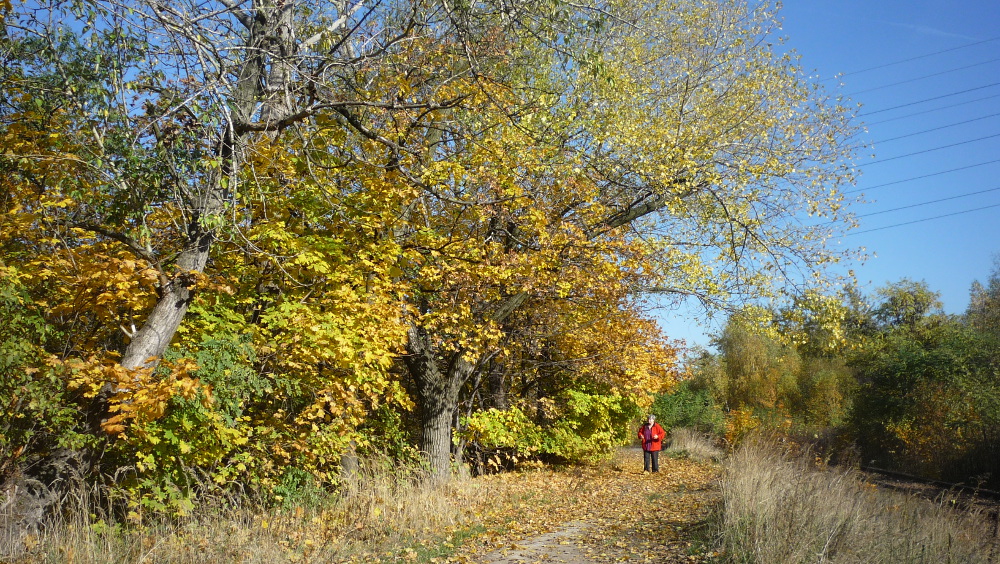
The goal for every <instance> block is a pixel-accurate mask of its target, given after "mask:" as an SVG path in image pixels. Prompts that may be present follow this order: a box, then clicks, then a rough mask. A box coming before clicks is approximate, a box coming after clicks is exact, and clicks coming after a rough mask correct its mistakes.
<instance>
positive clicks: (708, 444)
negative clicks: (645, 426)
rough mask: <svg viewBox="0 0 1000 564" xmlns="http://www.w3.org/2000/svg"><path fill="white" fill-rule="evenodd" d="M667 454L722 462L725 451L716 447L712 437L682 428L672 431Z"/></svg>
mask: <svg viewBox="0 0 1000 564" xmlns="http://www.w3.org/2000/svg"><path fill="white" fill-rule="evenodd" d="M667 453H668V454H671V455H675V456H688V457H690V458H691V459H693V460H700V461H709V460H711V461H716V462H718V461H721V460H722V455H723V451H722V449H720V448H719V447H717V446H716V445H715V442H714V440H713V439H712V437H711V436H709V435H706V434H705V433H701V432H698V431H696V430H694V429H687V428H680V429H674V430H672V431H670V444H669V445H668V446H667Z"/></svg>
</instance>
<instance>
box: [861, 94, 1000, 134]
mask: <svg viewBox="0 0 1000 564" xmlns="http://www.w3.org/2000/svg"><path fill="white" fill-rule="evenodd" d="M997 97H1000V94H991V95H989V96H984V97H982V98H976V99H974V100H966V101H964V102H958V103H957V104H951V105H948V106H941V107H939V108H931V109H929V110H921V111H919V112H913V113H911V114H905V115H901V116H896V117H892V118H886V119H881V120H879V121H868V122H865V125H867V126H871V125H877V124H880V123H887V122H890V121H898V120H901V119H906V118H911V117H914V116H919V115H923V114H929V113H932V112H940V111H941V110H950V109H952V108H957V107H959V106H964V105H966V104H972V103H975V102H982V101H983V100H989V99H990V98H997Z"/></svg>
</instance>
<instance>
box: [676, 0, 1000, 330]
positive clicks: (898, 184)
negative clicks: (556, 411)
mask: <svg viewBox="0 0 1000 564" xmlns="http://www.w3.org/2000/svg"><path fill="white" fill-rule="evenodd" d="M781 17H782V19H783V29H782V30H781V35H782V36H784V37H786V38H787V43H786V46H787V47H789V48H792V49H794V50H795V51H796V52H798V54H799V55H801V64H802V66H803V68H804V69H805V70H806V71H807V72H809V74H811V75H814V76H818V77H819V78H820V79H821V80H828V81H826V82H824V85H826V86H827V87H828V88H830V89H831V90H835V91H839V92H841V93H843V94H846V95H849V96H850V97H851V98H852V99H853V100H855V101H856V102H859V103H861V104H862V109H861V112H860V114H861V116H862V117H861V120H862V121H863V122H864V123H865V124H866V126H867V133H865V134H864V135H865V136H866V140H867V141H869V142H873V143H874V147H873V150H872V151H870V152H869V153H867V154H864V155H861V156H860V158H859V160H858V164H859V165H860V167H861V168H860V170H861V171H862V174H861V177H860V180H859V182H858V184H857V186H856V187H855V188H854V189H855V190H857V191H858V192H859V193H863V194H864V195H865V199H866V201H867V203H865V204H860V205H855V206H854V210H855V211H856V213H857V214H858V215H859V216H863V217H861V227H859V228H858V229H857V230H855V232H853V233H852V234H850V235H848V236H846V237H844V238H843V239H842V240H841V241H840V244H843V245H848V246H852V247H858V246H862V247H865V248H866V249H867V250H868V251H869V253H872V254H874V257H873V258H871V259H870V260H868V261H867V262H866V263H864V264H852V265H847V266H849V267H851V268H853V269H854V271H855V273H856V275H857V278H858V282H859V283H860V285H861V287H862V289H863V290H865V291H866V292H868V293H871V292H873V291H874V290H875V289H876V288H878V287H880V286H883V285H885V284H886V283H889V282H894V281H898V280H900V279H903V278H910V279H913V280H925V281H926V282H927V283H928V285H929V286H930V288H931V289H932V290H934V291H937V292H940V294H941V299H942V302H943V304H944V309H945V311H946V312H948V313H961V312H963V311H964V310H965V308H966V306H967V305H968V297H969V287H970V285H971V284H972V282H973V280H977V279H978V280H980V281H985V279H986V278H987V277H988V275H989V272H990V270H991V267H992V261H993V255H994V254H996V253H1000V115H997V114H1000V2H998V1H997V0H988V1H987V0H973V1H968V0H963V1H961V2H954V1H949V2H946V1H940V0H932V1H926V0H923V1H914V0H907V1H904V0H879V1H875V2H873V1H871V0H788V1H787V2H785V5H784V8H783V9H782V11H781ZM838 75H842V76H841V77H840V78H839V79H838V78H837V77H838ZM838 84H842V86H838ZM928 130H932V131H928ZM922 132H924V133H922ZM991 136H992V137H991ZM948 145H952V146H951V147H946V146H948ZM872 155H874V157H873V156H872ZM991 161H997V162H991ZM955 169H960V170H955ZM949 171H950V172H949ZM919 177H922V178H919ZM852 195H853V194H852ZM942 200H943V201H942ZM989 206H995V207H992V208H991V207H989ZM900 208H903V209H900ZM968 210H978V211H968ZM948 214H954V215H950V216H949V217H940V218H938V219H930V218H934V217H937V216H945V215H948ZM909 222H914V223H910V224H909V225H900V224H904V223H909ZM658 315H659V318H660V319H661V324H662V325H663V327H664V329H665V331H666V332H667V333H668V335H669V336H671V337H673V338H683V339H685V340H686V341H687V342H688V344H689V345H703V346H704V345H707V343H708V340H709V339H708V337H707V336H706V334H707V333H712V332H715V331H717V330H718V328H719V326H718V324H719V323H720V322H721V321H722V320H721V319H716V320H714V321H712V322H710V323H708V324H707V326H703V324H699V321H701V319H700V318H701V316H700V315H699V313H698V312H693V311H684V310H681V311H676V312H671V311H660V312H659V314H658Z"/></svg>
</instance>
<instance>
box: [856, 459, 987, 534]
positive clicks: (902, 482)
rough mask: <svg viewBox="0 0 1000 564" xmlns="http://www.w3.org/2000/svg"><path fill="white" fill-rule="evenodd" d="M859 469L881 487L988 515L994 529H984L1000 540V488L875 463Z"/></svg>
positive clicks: (870, 481)
mask: <svg viewBox="0 0 1000 564" xmlns="http://www.w3.org/2000/svg"><path fill="white" fill-rule="evenodd" d="M859 470H860V471H861V472H862V474H863V475H864V476H865V478H866V481H867V482H869V483H871V484H873V485H875V486H877V487H879V488H884V489H888V490H894V491H898V492H902V493H904V494H907V495H912V496H916V497H920V498H923V499H927V500H929V501H932V502H934V503H937V504H940V505H948V506H951V507H953V508H954V509H957V510H960V511H965V512H969V513H978V514H979V515H982V516H985V517H986V518H987V519H988V520H989V522H990V523H991V527H990V528H991V529H992V530H990V531H984V533H986V534H992V536H993V539H994V540H995V541H996V542H998V543H1000V492H997V491H994V490H989V489H985V488H978V487H975V486H969V485H966V484H953V483H950V482H943V481H941V480H933V479H929V478H923V477H921V476H914V475H912V474H907V473H905V472H896V471H893V470H886V469H884V468H875V467H872V466H861V467H860V468H859Z"/></svg>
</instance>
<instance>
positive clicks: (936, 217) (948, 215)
mask: <svg viewBox="0 0 1000 564" xmlns="http://www.w3.org/2000/svg"><path fill="white" fill-rule="evenodd" d="M997 207H1000V204H993V205H990V206H982V207H978V208H972V209H969V210H963V211H960V212H954V213H946V214H943V215H936V216H934V217H925V218H923V219H917V220H914V221H907V222H904V223H896V224H894V225H886V226H883V227H876V228H874V229H865V230H863V231H851V232H850V233H847V234H846V236H851V235H861V234H862V233H871V232H872V231H882V230H883V229H892V228H894V227H902V226H904V225H913V224H914V223H923V222H925V221H933V220H935V219H941V218H945V217H952V216H955V215H962V214H966V213H972V212H977V211H981V210H988V209H990V208H997Z"/></svg>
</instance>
